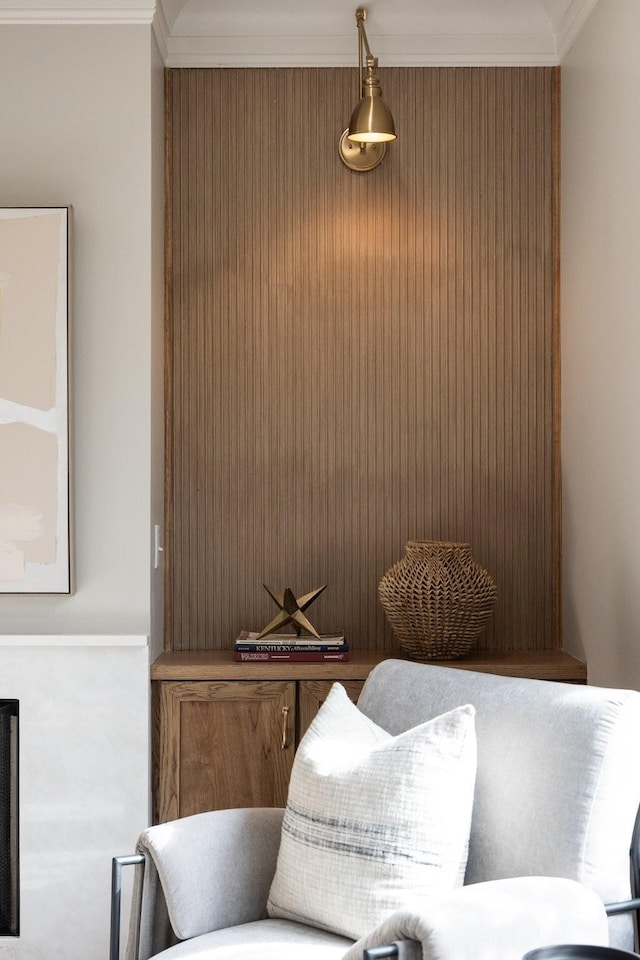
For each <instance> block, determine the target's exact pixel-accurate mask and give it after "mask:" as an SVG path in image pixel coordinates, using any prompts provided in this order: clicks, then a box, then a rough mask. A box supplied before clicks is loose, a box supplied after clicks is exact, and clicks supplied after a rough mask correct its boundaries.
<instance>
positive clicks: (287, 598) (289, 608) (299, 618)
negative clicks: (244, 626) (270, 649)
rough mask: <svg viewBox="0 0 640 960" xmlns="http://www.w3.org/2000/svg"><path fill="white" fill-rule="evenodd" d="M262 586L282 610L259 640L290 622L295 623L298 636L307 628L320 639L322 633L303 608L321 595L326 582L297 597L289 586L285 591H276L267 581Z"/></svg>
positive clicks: (313, 635) (307, 630) (308, 631)
mask: <svg viewBox="0 0 640 960" xmlns="http://www.w3.org/2000/svg"><path fill="white" fill-rule="evenodd" d="M262 586H263V587H264V588H265V590H266V591H267V593H268V594H269V596H270V597H271V599H272V600H273V601H274V603H276V604H277V605H278V607H279V608H280V610H279V612H278V613H277V614H276V615H275V617H274V618H273V620H272V621H271V623H268V624H267V626H266V627H265V628H264V630H263V631H262V633H260V634H259V636H258V640H264V638H265V637H268V636H269V634H270V633H275V631H276V630H279V629H280V628H281V627H285V626H286V625H287V624H288V623H292V624H293V626H294V629H295V631H296V635H297V636H300V633H301V631H302V630H305V631H306V632H307V633H309V634H311V636H312V637H316V639H317V640H320V634H319V633H318V631H317V630H316V628H315V627H314V626H313V624H312V623H310V621H309V620H307V618H306V617H305V615H304V613H303V610H306V609H307V607H309V606H311V604H312V603H313V601H314V600H315V599H316V598H317V597H319V596H320V594H321V593H322V591H323V590H324V589H325V588H326V586H327V585H326V583H325V584H324V586H322V587H318V589H317V590H312V591H311V593H305V595H304V596H303V597H296V596H295V595H294V593H293V590H291V588H290V587H287V588H286V590H285V591H284V593H275V591H273V590H272V589H271V587H268V586H267V585H266V583H263V584H262Z"/></svg>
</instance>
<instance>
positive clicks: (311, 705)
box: [298, 680, 364, 742]
mask: <svg viewBox="0 0 640 960" xmlns="http://www.w3.org/2000/svg"><path fill="white" fill-rule="evenodd" d="M334 682H335V681H334V680H301V681H300V699H299V701H298V707H299V717H298V742H299V741H300V740H301V738H302V737H303V736H304V734H305V731H306V729H307V727H308V726H309V724H310V723H311V721H312V720H313V718H314V717H315V715H316V713H317V712H318V710H319V709H320V707H321V706H322V704H323V703H324V701H325V700H326V699H327V695H328V693H329V690H331V687H332V686H333V684H334ZM340 683H341V684H342V686H343V687H344V688H345V690H346V691H347V695H348V697H349V699H350V700H352V701H353V702H354V703H357V701H358V697H359V696H360V691H361V690H362V688H363V686H364V680H341V681H340Z"/></svg>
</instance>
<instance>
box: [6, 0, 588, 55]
mask: <svg viewBox="0 0 640 960" xmlns="http://www.w3.org/2000/svg"><path fill="white" fill-rule="evenodd" d="M361 2H362V4H363V5H364V6H365V7H366V9H367V13H368V19H367V35H368V37H369V42H370V45H371V47H372V49H373V52H374V54H376V56H378V57H379V58H380V65H381V66H384V65H385V64H386V65H387V66H392V65H395V66H434V65H444V66H449V65H492V64H495V65H504V66H508V65H512V66H516V65H533V66H540V65H552V64H557V63H560V62H561V60H562V58H563V56H564V54H565V53H566V51H567V50H568V49H569V47H570V46H571V43H572V42H573V40H574V39H575V37H576V36H577V34H578V33H579V31H580V29H581V28H582V26H583V24H584V23H585V21H586V19H587V17H588V16H589V14H590V13H591V11H592V10H593V8H594V7H595V5H596V3H597V2H598V0H369V2H367V0H361ZM18 4H19V6H18ZM358 5H359V4H358V0H322V2H320V3H318V2H313V3H312V2H311V0H158V2H157V3H155V2H154V0H0V25H1V24H8V23H12V24H25V23H32V24H33V23H68V24H71V23H147V24H148V23H151V22H153V24H154V29H155V32H156V36H157V38H158V42H159V45H160V48H161V50H162V52H163V54H164V57H165V62H166V64H167V66H173V67H179V66H351V65H353V64H354V63H355V62H357V40H356V26H355V9H356V6H358Z"/></svg>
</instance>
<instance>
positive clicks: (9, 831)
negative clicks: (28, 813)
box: [0, 700, 20, 937]
mask: <svg viewBox="0 0 640 960" xmlns="http://www.w3.org/2000/svg"><path fill="white" fill-rule="evenodd" d="M19 889H20V887H19V864H18V701H17V700H0V936H2V937H7V936H8V937H17V936H18V934H19V932H20V931H19V926H20V925H19V902H18V901H19Z"/></svg>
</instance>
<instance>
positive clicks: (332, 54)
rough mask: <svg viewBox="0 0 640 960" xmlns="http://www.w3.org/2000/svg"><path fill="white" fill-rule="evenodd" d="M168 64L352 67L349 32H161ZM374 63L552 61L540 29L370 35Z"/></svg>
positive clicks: (554, 61)
mask: <svg viewBox="0 0 640 960" xmlns="http://www.w3.org/2000/svg"><path fill="white" fill-rule="evenodd" d="M166 45H167V55H166V58H165V63H166V66H168V67H352V66H354V63H355V60H354V52H353V37H318V36H316V37H308V36H305V37H291V36H271V37H265V36H259V37H258V36H253V37H251V36H225V37H180V36H174V37H167V38H166ZM376 54H377V56H378V57H379V58H380V66H381V68H384V67H385V66H387V67H391V66H399V67H400V66H401V67H442V66H502V67H504V66H517V67H521V66H537V67H539V66H556V65H557V63H558V55H557V52H556V49H555V44H554V43H553V42H552V39H551V38H550V37H549V36H545V35H524V34H522V35H512V36H504V35H500V34H495V35H492V34H485V35H483V36H482V37H478V36H475V35H466V36H465V35H448V36H444V35H442V36H433V35H430V36H420V35H415V34H414V35H412V36H385V37H377V38H376Z"/></svg>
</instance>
